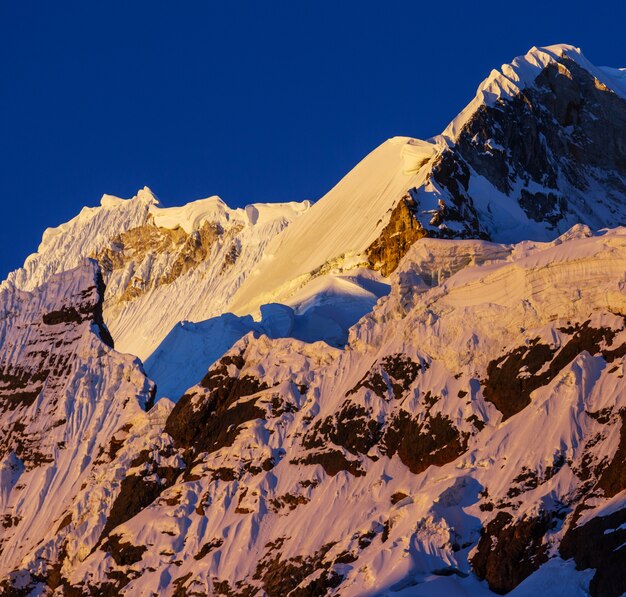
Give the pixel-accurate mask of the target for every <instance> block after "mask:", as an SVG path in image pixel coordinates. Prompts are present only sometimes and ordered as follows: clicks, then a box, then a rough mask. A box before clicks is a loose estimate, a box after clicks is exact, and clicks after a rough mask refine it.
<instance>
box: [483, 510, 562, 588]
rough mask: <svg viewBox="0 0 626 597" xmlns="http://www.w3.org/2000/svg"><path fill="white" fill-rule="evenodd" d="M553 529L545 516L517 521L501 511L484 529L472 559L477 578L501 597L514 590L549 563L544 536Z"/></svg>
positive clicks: (543, 514) (548, 518)
mask: <svg viewBox="0 0 626 597" xmlns="http://www.w3.org/2000/svg"><path fill="white" fill-rule="evenodd" d="M550 526H551V521H550V517H549V516H548V515H546V514H545V513H542V515H541V516H539V517H537V518H523V519H522V520H519V521H517V522H514V521H513V517H512V516H511V515H510V514H508V513H506V512H499V513H498V514H497V515H496V517H495V518H494V519H493V520H492V521H491V522H490V523H489V524H488V525H487V526H486V527H485V529H484V532H483V534H482V536H481V538H480V541H479V542H478V547H477V550H476V554H475V555H474V557H473V558H472V566H473V568H474V570H475V571H476V574H478V577H479V578H481V579H486V580H487V582H488V583H489V588H490V589H491V590H492V591H494V592H496V593H498V594H500V595H504V594H506V593H508V592H509V591H511V590H512V589H514V588H515V587H516V586H517V585H518V584H519V583H520V582H521V581H523V580H524V579H525V578H527V577H528V576H529V575H530V574H531V573H533V572H535V570H537V569H538V568H539V566H541V564H543V563H544V562H546V561H547V560H548V555H547V551H548V550H547V546H546V545H545V544H544V539H543V537H544V535H545V533H546V531H547V530H548V529H549V528H550Z"/></svg>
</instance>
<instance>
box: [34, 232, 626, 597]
mask: <svg viewBox="0 0 626 597" xmlns="http://www.w3.org/2000/svg"><path fill="white" fill-rule="evenodd" d="M625 269H626V233H625V231H624V230H623V229H619V230H616V231H613V232H609V233H606V234H604V235H602V236H589V232H588V230H585V229H583V228H580V229H577V230H575V231H573V232H572V234H570V235H569V237H568V238H564V239H559V241H557V242H556V243H549V244H537V243H522V244H520V245H515V246H513V247H507V246H502V245H494V244H490V243H484V242H480V241H463V242H459V241H438V240H433V241H427V240H423V241H420V243H418V244H417V245H415V246H414V247H413V248H412V249H411V251H410V252H409V254H408V255H407V258H406V259H405V260H404V261H403V265H402V266H401V268H400V269H399V270H398V272H396V274H394V277H393V284H392V292H391V294H390V295H389V297H388V298H387V299H384V300H383V301H382V302H381V303H380V304H379V305H378V306H377V307H376V308H375V309H374V311H373V313H372V315H370V316H367V317H365V318H364V319H363V320H362V321H361V322H360V323H359V324H358V325H357V326H356V327H355V328H353V330H352V334H351V340H350V342H349V345H348V346H347V347H346V349H345V350H338V349H335V348H332V347H329V346H327V345H320V344H313V345H310V344H303V343H301V342H298V341H295V340H291V339H279V340H270V339H268V338H267V337H265V336H260V337H258V338H255V337H254V336H252V335H248V336H246V337H245V338H244V339H242V340H241V341H239V342H238V343H237V344H236V345H235V347H234V348H233V350H232V351H231V352H229V353H228V354H227V355H226V356H225V357H224V358H222V359H221V360H220V361H219V362H218V363H217V364H216V365H215V366H214V367H213V368H212V369H211V370H210V371H209V373H208V374H207V375H206V376H205V378H204V379H203V380H202V382H201V384H199V385H198V386H196V387H193V388H191V389H190V390H189V391H188V392H187V393H186V395H185V396H184V397H183V398H182V399H181V400H180V401H179V402H178V404H177V405H176V406H175V408H174V409H173V410H172V412H171V414H169V416H168V418H167V420H166V421H165V422H164V426H163V428H162V429H163V430H164V432H165V433H164V434H162V435H159V436H157V439H155V440H154V441H155V443H154V444H153V446H152V447H151V448H149V449H148V450H146V451H145V452H144V455H143V456H142V457H141V458H138V459H136V461H135V466H136V468H134V469H133V471H136V472H131V473H130V474H131V475H134V476H132V477H130V478H137V481H136V482H135V483H134V484H133V485H132V487H133V490H134V491H135V492H139V493H140V495H141V492H142V491H144V492H147V494H148V496H149V497H150V498H151V499H150V501H151V502H152V503H150V504H149V505H148V504H145V505H144V507H142V508H141V509H140V510H139V511H138V512H136V513H135V514H134V516H131V517H128V516H124V517H122V519H121V521H120V518H119V515H118V514H116V513H117V512H119V511H120V508H121V505H120V504H126V503H128V502H127V500H128V499H129V496H128V494H127V493H126V492H125V490H124V488H122V491H121V493H120V494H118V497H117V498H116V501H114V502H113V504H112V506H111V510H110V513H113V514H114V520H115V521H116V522H115V523H112V524H108V523H107V525H106V526H105V530H106V531H107V532H108V533H109V535H108V539H107V538H106V537H105V538H103V540H102V541H101V542H100V544H99V547H98V548H97V549H95V550H94V551H93V552H92V553H91V554H90V555H89V556H88V557H87V558H86V559H84V561H81V560H80V559H77V558H76V557H74V558H71V557H67V558H66V559H65V560H64V565H63V569H62V574H63V578H64V579H65V580H64V581H63V582H65V583H68V584H69V585H72V586H73V587H75V589H79V588H80V587H82V590H85V588H86V587H87V586H90V587H92V590H97V591H101V592H105V591H113V592H114V593H115V594H116V593H117V591H121V592H122V593H123V594H133V595H135V594H146V595H147V594H150V593H151V592H156V593H158V594H172V593H173V592H174V590H178V591H179V592H182V593H185V592H187V593H194V592H195V593H198V594H224V595H229V594H255V592H259V591H264V592H265V593H266V594H268V595H284V594H287V593H289V592H290V591H293V593H289V594H294V595H297V594H326V593H328V594H334V593H335V592H340V593H341V594H342V595H364V594H379V593H381V591H382V592H383V593H384V592H385V591H386V594H390V595H393V594H396V593H398V594H400V593H401V591H402V590H404V589H406V588H407V587H411V586H416V587H421V586H423V587H424V590H429V591H430V590H432V591H437V590H445V589H444V587H445V586H447V583H449V582H451V581H450V580H445V579H446V578H448V577H449V575H451V574H452V575H455V576H456V580H455V582H454V585H455V586H457V588H458V589H459V590H468V591H472V592H473V593H474V594H481V593H482V594H491V593H490V592H489V590H490V589H491V590H493V591H496V592H498V593H502V592H507V591H510V590H512V589H514V588H515V587H519V589H520V591H521V590H522V588H523V585H520V583H522V581H524V580H526V579H529V580H528V582H531V580H530V579H533V580H532V582H531V584H530V585H528V586H541V585H542V583H544V584H545V583H546V582H547V581H546V578H549V575H550V574H553V573H554V571H555V570H559V571H561V572H560V573H562V574H565V575H566V577H567V578H568V583H569V584H568V585H567V586H568V587H569V589H571V590H573V589H574V588H575V587H578V588H577V593H571V594H580V595H582V594H584V591H583V589H582V588H581V587H584V586H585V585H586V582H588V581H589V580H590V579H593V580H591V583H592V585H591V586H592V594H594V595H610V594H619V592H618V591H623V590H624V589H626V585H624V584H623V583H624V582H625V581H626V579H625V578H624V576H623V574H622V573H621V572H620V566H621V564H620V562H621V556H620V557H619V558H618V557H617V556H616V557H614V558H613V560H611V559H610V558H605V559H604V560H603V561H601V562H597V561H594V559H593V558H594V555H593V552H590V551H589V546H588V545H587V543H586V541H585V537H587V536H588V533H589V532H591V533H595V534H593V536H594V544H593V550H594V552H595V551H600V550H608V552H609V553H610V552H611V551H612V550H613V549H615V548H618V549H619V550H620V551H619V553H620V554H621V553H622V551H623V549H624V548H623V545H622V544H623V543H624V537H623V531H622V530H620V529H619V528H618V527H619V526H620V524H621V522H620V520H621V519H622V518H623V512H624V509H623V508H624V495H625V493H624V490H625V489H626V483H625V481H626V479H624V477H623V469H620V467H621V466H622V458H623V455H622V452H623V449H624V448H623V439H622V437H623V431H622V414H621V413H622V410H624V409H625V408H626V406H625V405H624V404H623V401H624V396H625V395H626V394H625V392H624V382H623V375H622V368H623V359H624V356H625V355H626V328H625V327H624V321H625V319H624V315H625V314H626V298H625V295H624V293H623V284H624V279H623V272H624V270H625ZM407 279H410V280H411V282H410V284H407V283H406V282H407ZM537 437H540V438H541V442H539V443H538V442H536V441H535V438H537ZM126 450H127V448H126V447H125V446H124V447H123V448H122V451H121V452H120V454H122V455H125V454H126V453H127V452H126ZM166 462H167V463H170V464H166ZM113 463H115V459H114V460H113ZM172 463H177V464H174V465H173V464H172ZM168 467H169V468H168ZM157 470H158V471H169V472H168V473H167V481H166V482H164V483H163V484H162V485H161V488H160V490H159V491H158V492H156V494H155V492H154V491H153V490H152V489H151V487H152V485H150V483H151V481H150V479H151V478H152V475H153V474H154V471H157ZM620 470H622V472H621V473H620V472H619V471H620ZM159 474H160V476H163V474H162V473H159ZM146 488H147V489H146ZM92 491H93V490H92ZM159 494H160V495H159ZM152 500H154V501H152ZM131 513H133V511H132V510H131ZM110 515H111V514H109V516H110ZM620 517H622V518H620ZM616 521H617V522H616ZM120 522H121V524H119V523H120ZM592 528H595V529H600V530H599V531H598V530H592ZM611 529H616V530H615V531H612V532H607V533H605V532H604V531H605V530H607V531H608V530H611ZM83 532H84V530H83V529H81V528H73V529H72V530H70V531H69V534H68V535H67V536H66V540H67V542H68V544H69V545H72V544H74V543H75V542H76V541H78V540H79V537H80V536H81V534H82V533H83ZM612 533H613V534H612ZM620 545H622V547H620ZM490 546H491V547H490ZM244 552H245V553H246V557H245V558H242V557H241V554H242V553H244ZM572 557H573V558H574V563H576V564H578V565H579V566H581V567H582V568H587V567H589V566H591V567H592V568H594V569H595V572H594V571H591V572H589V573H577V572H576V571H575V569H574V563H571V564H568V563H566V562H565V560H566V559H569V558H572ZM590 558H591V559H590ZM506 562H512V563H513V566H512V567H511V566H509V565H507V564H506ZM543 564H545V565H546V566H547V568H546V569H545V570H544V568H542V565H543ZM592 564H593V565H592ZM31 574H32V573H31ZM545 575H548V577H546V576H545ZM164 579H168V580H164ZM478 579H485V581H486V583H479V581H478ZM430 583H434V584H432V585H430ZM594 583H595V584H594ZM518 593H519V591H518ZM258 594H262V592H261V593H258ZM521 594H523V593H521Z"/></svg>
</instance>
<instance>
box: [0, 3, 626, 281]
mask: <svg viewBox="0 0 626 597" xmlns="http://www.w3.org/2000/svg"><path fill="white" fill-rule="evenodd" d="M623 4H624V3H623V2H616V1H606V0H603V1H602V2H584V3H583V2H578V1H567V0H560V1H558V2H550V1H544V2H525V3H521V2H518V3H513V2H508V1H506V0H500V1H498V2H491V1H489V2H480V1H477V0H475V1H474V2H468V1H464V2H457V1H453V0H447V1H446V2H437V1H435V2H420V1H419V0H412V1H409V2H395V1H392V0H385V1H380V2H371V1H367V0H363V1H361V2H352V1H344V0H332V1H329V2H326V1H320V0H316V1H314V2H300V1H298V0H291V1H285V2H282V1H272V0H266V1H265V2H245V1H224V2H217V1H211V0H206V1H203V2H193V1H184V2H159V1H154V0H153V1H150V2H147V1H146V2H143V1H139V0H131V1H123V2H122V1H120V2H118V1H108V0H107V1H106V2H91V1H87V2H85V1H80V2H64V1H62V0H59V1H58V2H41V1H37V2H34V1H30V0H12V1H10V0H6V1H2V2H0V67H1V68H0V164H1V170H0V172H1V176H0V205H1V206H2V211H1V213H2V217H1V218H0V233H1V235H2V241H1V245H0V246H1V247H2V250H1V251H0V279H1V278H4V277H5V275H6V273H7V272H8V271H9V270H11V269H14V268H15V267H18V266H19V265H21V264H22V262H23V260H24V258H25V257H26V255H27V254H28V253H30V252H33V251H35V250H36V248H37V245H38V243H39V240H40V239H41V234H42V232H43V230H44V228H46V227H47V226H54V225H57V224H59V223H61V222H64V221H66V220H68V219H69V218H71V217H72V216H74V215H75V214H76V213H77V212H78V211H79V210H80V208H81V207H82V206H83V205H97V204H98V203H99V199H100V197H101V195H102V194H103V193H109V194H114V195H118V196H122V197H129V196H132V195H134V193H135V192H136V190H137V189H138V188H140V187H143V186H144V185H147V186H149V187H150V188H152V190H153V191H154V192H155V193H156V195H157V196H158V197H159V198H160V199H161V200H162V202H163V203H164V204H166V205H180V204H182V203H186V202H187V201H190V200H193V199H198V198H201V197H206V196H209V195H213V194H217V195H220V196H221V197H222V198H223V199H224V200H225V201H226V202H227V203H228V204H230V205H231V206H240V205H244V204H246V203H251V202H257V201H283V200H296V199H297V200H299V199H314V200H315V199H317V198H319V197H320V196H321V195H323V194H324V193H325V192H326V191H327V190H328V189H329V188H330V187H331V186H332V185H333V184H334V183H336V182H337V180H339V178H341V176H343V175H344V174H345V173H346V172H347V171H348V170H349V169H350V168H351V167H352V166H353V165H354V164H355V163H356V162H358V160H359V159H360V158H362V157H363V156H364V155H365V154H367V153H368V152H369V151H370V150H371V149H373V148H374V147H375V146H376V145H378V144H379V143H381V142H382V141H384V140H385V139H386V138H388V137H391V136H394V135H408V136H415V137H430V136H432V135H434V134H437V133H439V132H441V130H442V129H443V128H444V127H445V125H446V124H447V123H448V121H449V120H451V119H452V118H453V117H454V116H455V115H456V113H457V112H458V111H459V110H460V109H461V108H462V107H463V106H464V105H465V104H466V103H467V102H468V101H469V100H470V99H471V98H472V97H473V95H474V93H475V90H476V87H477V85H478V83H479V82H480V81H481V80H482V79H483V78H484V77H485V76H486V75H487V74H488V73H489V71H490V70H491V68H493V67H498V66H499V65H500V64H502V63H503V62H508V61H510V60H511V59H512V58H513V57H514V56H516V55H519V54H523V53H525V52H526V51H527V50H528V49H529V48H530V47H531V46H533V45H538V46H539V45H549V44H553V43H571V44H574V45H576V46H580V47H581V48H582V49H583V52H584V53H585V55H586V56H587V58H589V59H590V60H591V61H592V62H594V63H595V64H597V65H609V66H626V35H625V34H624V28H625V26H624V23H625V22H626V8H624V7H623Z"/></svg>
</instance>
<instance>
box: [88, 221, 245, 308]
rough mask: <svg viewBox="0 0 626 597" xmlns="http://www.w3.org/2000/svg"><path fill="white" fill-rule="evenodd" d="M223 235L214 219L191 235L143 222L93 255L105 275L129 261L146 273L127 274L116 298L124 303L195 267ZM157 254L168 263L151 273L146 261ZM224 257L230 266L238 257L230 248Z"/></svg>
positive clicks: (182, 230)
mask: <svg viewBox="0 0 626 597" xmlns="http://www.w3.org/2000/svg"><path fill="white" fill-rule="evenodd" d="M232 232H233V231H231V234H232ZM224 234H225V232H224V229H223V228H222V226H221V225H220V224H219V223H215V222H204V223H203V224H202V226H201V227H200V228H199V229H198V230H194V231H193V232H191V234H187V233H186V232H185V230H184V229H183V228H180V227H179V228H174V229H169V228H158V227H157V226H154V225H152V224H146V225H144V226H140V227H137V228H131V229H130V230H127V231H126V232H123V233H122V234H119V235H118V236H116V237H115V238H113V239H112V240H111V242H110V245H109V246H107V247H105V248H103V249H101V250H100V251H98V252H96V253H95V255H94V258H95V259H96V260H97V261H98V262H99V263H100V264H101V265H102V268H103V270H104V272H105V274H106V275H107V277H109V276H111V275H112V274H113V272H115V271H117V270H122V269H124V268H128V266H129V264H132V270H134V271H137V272H142V271H146V272H147V274H148V276H147V279H143V278H142V277H141V276H140V275H138V273H136V274H134V275H132V276H128V277H127V286H125V287H124V288H123V289H121V288H120V289H118V292H119V291H121V294H119V296H118V297H116V300H117V301H120V302H127V301H131V300H133V299H135V298H137V297H139V296H141V295H142V294H144V293H145V292H147V291H148V290H149V289H150V288H155V287H157V286H160V285H162V284H171V283H172V282H173V281H174V280H176V279H177V278H179V277H180V276H183V275H185V274H186V273H187V272H189V271H190V270H192V269H194V268H195V267H197V266H198V265H199V264H200V263H201V262H202V261H204V260H205V259H207V257H208V256H209V253H210V251H211V247H212V245H213V244H214V243H215V242H216V241H217V240H218V239H220V238H221V237H222V236H224ZM228 237H230V234H229V235H227V238H228ZM156 255H166V256H167V265H166V266H165V267H163V268H162V269H161V271H157V272H152V271H151V268H150V267H149V266H148V265H146V264H149V263H150V262H151V261H153V260H154V259H155V256H156ZM227 257H228V263H229V265H233V264H234V262H235V260H236V258H237V253H236V251H233V250H231V251H229V253H228V254H227Z"/></svg>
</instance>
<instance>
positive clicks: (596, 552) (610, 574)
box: [560, 461, 626, 597]
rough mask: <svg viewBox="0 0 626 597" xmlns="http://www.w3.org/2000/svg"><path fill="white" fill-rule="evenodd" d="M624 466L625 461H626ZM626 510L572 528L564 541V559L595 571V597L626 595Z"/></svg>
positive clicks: (561, 551)
mask: <svg viewBox="0 0 626 597" xmlns="http://www.w3.org/2000/svg"><path fill="white" fill-rule="evenodd" d="M622 466H623V461H622ZM625 524H626V510H625V509H622V510H619V511H617V512H614V513H613V514H609V515H608V516H598V517H596V518H592V519H591V520H589V521H588V522H586V523H585V524H581V525H576V524H575V522H574V521H572V525H571V526H570V528H569V529H568V530H567V532H566V533H565V535H564V537H563V540H562V541H561V546H560V553H561V556H562V557H563V558H564V559H569V558H574V561H575V562H576V567H577V568H578V569H579V570H580V569H586V568H595V569H596V572H595V574H594V576H593V578H592V579H591V583H590V585H589V592H590V593H591V595H592V596H593V597H596V596H597V597H600V595H602V596H606V597H618V596H619V595H623V594H624V592H625V591H626V574H625V573H624V558H625V557H626V527H625Z"/></svg>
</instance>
